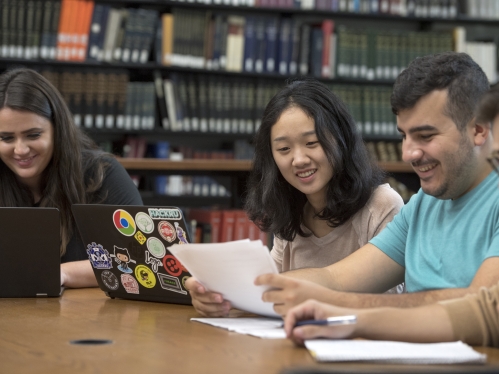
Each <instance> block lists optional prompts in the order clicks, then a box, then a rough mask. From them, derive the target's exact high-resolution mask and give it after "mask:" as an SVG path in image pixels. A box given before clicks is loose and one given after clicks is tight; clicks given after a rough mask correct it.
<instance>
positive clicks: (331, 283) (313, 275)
mask: <svg viewBox="0 0 499 374" xmlns="http://www.w3.org/2000/svg"><path fill="white" fill-rule="evenodd" d="M281 274H282V275H285V276H286V277H290V278H294V279H301V280H306V281H309V282H314V283H317V284H319V285H321V286H324V287H327V288H329V289H332V290H339V289H341V288H340V284H339V283H338V282H335V277H333V276H332V275H331V272H330V271H329V270H328V269H327V268H307V269H297V270H291V271H286V272H284V273H281Z"/></svg>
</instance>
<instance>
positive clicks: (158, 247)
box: [146, 236, 166, 258]
mask: <svg viewBox="0 0 499 374" xmlns="http://www.w3.org/2000/svg"><path fill="white" fill-rule="evenodd" d="M146 245H147V249H148V250H149V252H151V254H152V255H153V256H154V257H157V258H163V257H164V256H165V254H166V248H165V245H164V244H163V242H162V241H161V240H159V239H158V238H155V237H154V236H152V237H150V238H149V239H147V243H146Z"/></svg>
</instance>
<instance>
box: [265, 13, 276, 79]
mask: <svg viewBox="0 0 499 374" xmlns="http://www.w3.org/2000/svg"><path fill="white" fill-rule="evenodd" d="M278 31H279V19H278V18H277V17H270V18H269V19H268V20H267V27H266V30H265V42H266V53H265V71H266V72H267V73H273V72H275V70H276V57H277V56H276V55H277V37H278V35H277V34H278Z"/></svg>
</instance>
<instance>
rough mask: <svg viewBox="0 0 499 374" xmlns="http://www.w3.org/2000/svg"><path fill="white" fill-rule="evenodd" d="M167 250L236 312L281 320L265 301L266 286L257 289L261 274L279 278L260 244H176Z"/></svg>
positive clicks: (267, 254)
mask: <svg viewBox="0 0 499 374" xmlns="http://www.w3.org/2000/svg"><path fill="white" fill-rule="evenodd" d="M168 250H169V251H170V252H171V253H172V254H173V255H174V256H175V257H176V258H178V259H179V260H180V262H181V263H182V264H183V265H184V266H185V267H186V269H187V270H189V273H191V274H192V275H193V276H194V277H195V278H196V279H197V280H198V281H199V282H200V283H201V284H202V285H203V286H204V287H205V288H206V289H208V290H210V291H213V292H218V293H220V294H222V296H223V297H224V299H225V300H228V301H230V303H231V304H232V306H233V307H234V308H238V309H241V310H245V311H248V312H252V313H256V314H261V315H264V316H270V317H278V314H277V313H276V312H274V309H273V304H272V303H265V302H263V301H262V294H263V293H264V292H265V291H266V290H268V289H269V287H267V286H255V284H254V281H255V278H256V277H257V276H259V275H262V274H267V273H274V274H277V273H278V271H277V268H276V266H275V263H274V260H273V259H272V257H271V256H270V253H269V249H268V248H267V247H266V246H264V245H263V244H262V242H261V241H260V240H255V241H249V240H239V241H234V242H227V243H213V244H181V245H180V244H174V245H172V246H171V247H169V248H168Z"/></svg>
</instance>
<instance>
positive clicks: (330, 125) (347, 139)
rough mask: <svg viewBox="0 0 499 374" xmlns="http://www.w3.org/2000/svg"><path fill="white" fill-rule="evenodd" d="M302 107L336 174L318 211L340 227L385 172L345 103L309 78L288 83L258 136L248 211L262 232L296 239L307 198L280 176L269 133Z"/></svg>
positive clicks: (271, 106) (270, 105) (270, 106)
mask: <svg viewBox="0 0 499 374" xmlns="http://www.w3.org/2000/svg"><path fill="white" fill-rule="evenodd" d="M292 107H296V108H300V109H301V110H303V111H304V112H305V113H306V114H307V115H308V116H309V117H310V118H311V119H313V120H314V124H315V131H316V134H317V138H318V140H319V143H320V145H321V146H322V148H323V149H324V152H325V154H326V157H327V159H328V160H329V162H330V163H331V167H332V170H333V177H332V178H331V180H330V182H329V185H328V186H327V192H326V200H327V204H326V207H325V208H324V209H323V210H322V211H321V212H319V213H318V214H317V216H318V217H319V218H320V219H323V220H326V221H328V224H329V226H331V227H338V226H341V225H342V224H344V223H345V222H346V221H348V220H349V219H350V218H351V217H352V216H353V215H354V214H355V213H357V212H358V211H359V210H360V209H361V208H362V207H363V206H364V205H365V204H366V203H367V201H368V200H369V198H370V197H371V195H372V193H373V191H374V189H375V188H376V187H377V186H379V185H380V184H381V183H383V180H384V177H385V174H384V173H383V171H382V170H381V169H380V168H379V167H378V166H377V164H376V162H375V161H374V160H373V159H372V158H371V156H370V154H369V152H368V151H367V149H366V147H365V144H364V142H363V140H362V137H361V135H360V133H359V132H358V130H357V126H356V124H355V122H354V120H353V118H352V116H351V115H350V113H349V111H348V109H347V107H346V105H345V104H344V103H343V102H342V101H341V100H340V99H339V98H338V96H336V95H335V94H334V93H333V92H331V90H330V89H329V88H328V87H327V86H325V85H324V84H322V83H320V82H319V81H317V80H315V79H311V78H307V79H295V80H292V81H290V82H288V83H287V85H286V86H285V87H284V88H282V89H281V90H280V91H279V92H278V93H277V94H276V95H275V96H274V97H273V98H272V99H271V100H270V102H269V103H268V105H267V107H266V108H265V111H264V113H263V118H262V124H261V126H260V128H259V130H258V132H257V134H256V137H255V156H254V163H253V170H252V171H251V173H250V176H249V180H248V194H247V197H246V201H245V210H246V212H247V214H248V216H249V218H250V219H251V220H252V221H253V222H255V224H256V225H257V226H258V227H259V228H260V229H261V230H263V231H266V232H272V233H274V235H276V236H277V237H279V238H281V239H284V240H288V241H292V240H293V239H294V238H295V236H296V234H298V235H300V236H304V237H306V236H310V234H307V233H305V232H304V231H303V230H302V228H301V223H302V222H303V214H304V213H303V208H304V206H305V203H306V202H307V197H306V196H305V194H303V193H302V192H300V191H298V190H297V189H296V188H294V187H293V186H291V185H290V184H289V183H288V182H287V181H286V180H285V179H284V177H283V176H282V175H281V173H280V171H279V169H278V167H277V165H276V163H275V161H274V157H273V156H272V149H271V140H270V133H271V129H272V126H273V125H274V124H275V123H276V122H277V121H278V120H279V118H280V116H281V115H282V113H283V112H284V111H285V110H287V109H289V108H292Z"/></svg>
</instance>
